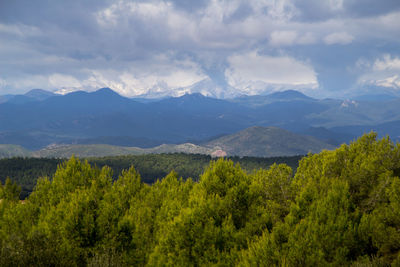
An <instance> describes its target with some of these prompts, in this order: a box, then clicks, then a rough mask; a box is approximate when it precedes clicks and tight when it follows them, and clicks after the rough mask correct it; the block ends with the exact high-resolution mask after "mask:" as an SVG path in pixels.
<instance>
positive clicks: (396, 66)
mask: <svg viewBox="0 0 400 267" xmlns="http://www.w3.org/2000/svg"><path fill="white" fill-rule="evenodd" d="M373 70H374V71H399V72H400V58H398V57H392V56H391V55H389V54H386V55H384V56H383V57H382V59H379V58H378V59H377V60H375V62H374V64H373Z"/></svg>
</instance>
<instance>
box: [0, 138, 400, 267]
mask: <svg viewBox="0 0 400 267" xmlns="http://www.w3.org/2000/svg"><path fill="white" fill-rule="evenodd" d="M399 174H400V145H398V144H396V145H395V144H393V143H392V142H391V141H390V140H389V139H388V138H384V139H381V140H377V138H376V134H374V133H371V134H368V135H364V136H363V137H361V138H360V139H358V140H357V141H355V142H353V143H351V144H350V145H342V146H341V147H340V148H338V149H337V150H334V151H323V152H321V153H319V154H314V155H313V154H310V155H308V156H307V157H305V158H303V159H302V160H301V162H300V166H299V168H298V169H297V172H296V174H295V175H293V172H292V169H291V168H290V167H288V166H287V165H285V164H280V165H276V164H275V165H273V166H271V167H270V168H268V169H260V170H259V171H257V172H252V173H248V172H246V171H244V170H243V169H242V167H241V166H240V165H239V164H237V163H236V164H235V163H234V162H233V161H231V160H226V159H219V160H217V161H211V162H210V164H209V166H208V167H207V168H206V170H205V171H204V172H203V173H202V174H201V175H200V177H199V179H198V181H193V180H192V179H190V178H189V179H183V178H179V176H178V174H177V173H176V172H174V171H172V172H170V173H169V174H168V175H166V176H165V178H163V179H159V180H157V181H156V182H154V183H153V184H151V185H150V184H147V183H144V182H143V181H142V180H141V176H140V174H139V173H138V172H137V171H136V170H135V169H134V168H133V167H131V168H130V169H128V170H125V171H123V172H121V174H120V175H119V177H118V179H116V180H113V173H112V170H111V169H110V168H109V167H107V166H105V167H102V168H101V169H100V168H97V167H93V166H92V165H90V164H89V163H88V162H87V161H84V162H83V161H80V160H78V159H76V158H74V157H72V158H71V159H70V160H69V161H68V162H65V163H63V164H61V165H59V166H58V168H57V171H56V172H55V174H54V175H53V176H52V177H51V179H49V178H41V179H39V181H38V183H37V185H36V187H35V189H34V190H33V192H32V194H31V195H30V196H29V197H28V198H27V199H26V200H25V201H24V202H21V201H19V200H18V193H19V190H20V189H19V188H18V186H17V185H16V184H15V183H13V182H12V181H11V180H9V179H8V180H7V181H6V183H5V185H2V186H1V187H0V196H1V199H2V200H1V202H0V265H1V266H12V265H15V266H29V265H35V266H42V265H44V266H144V265H148V266H213V265H218V266H311V265H314V266H340V265H343V266H351V265H353V266H388V265H393V266H398V265H399V264H400V178H399Z"/></svg>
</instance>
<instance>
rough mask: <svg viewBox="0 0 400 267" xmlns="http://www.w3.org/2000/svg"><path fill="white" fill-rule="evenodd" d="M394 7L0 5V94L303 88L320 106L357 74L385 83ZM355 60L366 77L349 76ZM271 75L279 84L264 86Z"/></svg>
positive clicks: (282, 1)
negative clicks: (38, 89) (33, 90)
mask: <svg viewBox="0 0 400 267" xmlns="http://www.w3.org/2000/svg"><path fill="white" fill-rule="evenodd" d="M399 3H400V2H399V1H394V0H385V1H377V0H365V1H360V0H359V1H356V0H348V1H346V0H344V1H342V0H329V1H320V0H310V1H300V0H293V1H287V0H276V1H245V0H231V1H218V0H209V1H203V0H201V1H184V0H174V1H161V0H154V1H124V0H121V1H109V0H96V1H95V0H86V1H77V0H72V1H54V0H52V1H50V0H38V1H32V0H13V1H0V95H1V94H4V93H5V92H7V93H10V92H22V91H27V90H29V89H31V88H33V87H35V88H36V87H42V88H45V89H52V90H56V89H58V88H59V87H66V88H70V89H71V88H72V89H86V88H92V87H93V88H94V87H97V86H110V87H113V88H114V89H116V90H117V91H118V90H119V91H120V92H121V93H125V94H126V95H135V94H144V93H145V92H146V90H149V91H150V90H153V91H154V90H160V91H164V92H166V93H171V92H178V91H179V90H181V91H179V92H178V93H181V92H183V91H182V90H183V89H182V88H181V87H185V86H188V85H190V83H198V82H200V81H202V84H207V86H211V87H209V88H206V90H208V91H209V92H211V93H210V94H212V93H213V92H216V91H218V90H219V91H221V90H225V89H224V88H222V89H221V88H220V87H221V86H222V87H224V86H225V87H226V90H230V91H229V92H226V94H219V95H228V93H229V94H235V93H237V94H240V93H244V92H245V91H243V90H250V89H249V88H253V89H254V91H250V92H247V91H246V92H247V93H254V92H264V91H263V90H267V91H268V90H282V89H285V88H290V86H293V87H295V88H298V87H296V86H298V83H299V81H300V84H303V85H301V86H303V87H301V86H300V87H299V88H300V89H302V90H304V91H306V92H308V91H307V90H308V89H307V88H306V86H308V85H310V84H311V85H312V87H313V88H314V89H313V90H310V91H309V92H310V93H312V94H315V95H318V94H320V95H323V94H324V92H335V91H336V90H339V89H340V90H343V88H352V87H354V86H356V85H357V83H358V81H359V80H360V79H359V77H361V76H362V77H365V75H364V74H365V73H361V71H364V72H368V73H371V74H372V75H371V77H378V78H379V79H380V80H379V83H381V84H390V83H389V82H381V80H382V81H386V80H385V79H386V78H387V77H386V76H385V75H386V74H385V73H386V72H385V71H386V69H385V68H382V69H379V73H378V74H376V73H375V72H376V69H374V68H373V66H374V64H375V63H374V62H377V61H379V60H380V58H382V57H383V55H386V54H389V55H390V57H389V59H385V61H382V60H381V61H382V62H384V64H388V65H389V66H390V65H391V64H392V65H393V64H394V63H393V62H397V61H396V60H397V58H398V57H399V56H400V51H399V49H398V43H399V42H400V40H399V39H398V38H397V36H399V34H400V32H399V31H400V30H399V28H398V27H397V25H399V23H400V20H399V19H398V18H399V15H398V14H399V13H400V8H399V7H400V4H399ZM396 12H398V13H396ZM246 56H247V57H248V58H247V59H246V60H245V58H246ZM360 58H364V59H365V61H368V63H365V65H366V66H367V65H368V64H369V65H368V66H369V68H363V69H362V70H357V71H354V70H352V71H348V70H349V69H354V68H355V65H356V64H358V63H357V62H359V59H360ZM381 61H379V62H381ZM246 64H247V65H248V66H249V67H246V66H247V65H246ZM382 64H383V63H382ZM248 68H254V69H250V70H249V71H248V72H247V74H246V73H245V72H246V71H247V70H248ZM276 68H281V69H276ZM260 69H261V70H262V71H259V70H260ZM268 71H276V73H277V76H279V77H280V78H279V79H273V77H270V76H268V75H265V77H264V76H263V75H262V73H265V72H268ZM396 71H397V69H396V68H395V69H391V70H390V72H387V75H389V74H390V75H392V76H393V75H396ZM254 73H260V75H255V74H254ZM298 73H303V76H302V77H299V76H298V75H297V74H298ZM235 75H236V76H235ZM392 76H391V77H392ZM268 77H269V78H268ZM378 78H376V79H378ZM203 80H207V82H204V81H203ZM210 80H211V81H210ZM368 82H371V83H373V82H374V81H368ZM64 84H65V85H64ZM189 87H190V86H189ZM217 87H218V88H217ZM339 87H340V88H339ZM185 88H186V87H185ZM196 88H198V87H196ZM315 88H316V89H315ZM318 88H319V89H318ZM72 89H71V90H72ZM88 90H89V89H88ZM174 90H175V91H174ZM177 90H178V91H177ZM185 90H186V89H185ZM188 90H191V89H188ZM196 90H197V89H196ZM235 90H236V91H235ZM219 91H218V92H219ZM267 91H265V92H267Z"/></svg>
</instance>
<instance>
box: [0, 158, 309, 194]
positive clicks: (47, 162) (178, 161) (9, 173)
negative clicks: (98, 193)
mask: <svg viewBox="0 0 400 267" xmlns="http://www.w3.org/2000/svg"><path fill="white" fill-rule="evenodd" d="M301 157H302V156H291V157H272V158H256V157H230V158H229V159H231V160H232V161H233V162H235V163H240V166H241V167H242V168H243V169H244V170H246V171H248V172H251V171H253V170H257V169H260V168H264V169H265V168H267V167H268V166H270V165H272V164H274V163H278V164H279V163H285V164H287V165H289V166H290V167H292V168H293V169H296V168H297V166H298V162H299V160H300V159H301ZM63 161H65V159H55V158H53V159H52V158H50V159H49V158H22V157H19V158H8V159H0V181H1V182H2V183H3V184H4V183H5V180H6V179H7V177H9V178H10V179H11V180H12V181H14V182H16V183H17V184H18V185H19V186H21V189H22V191H21V195H20V198H21V199H25V198H26V197H27V196H28V195H29V194H30V192H32V190H33V188H34V186H35V185H36V181H37V179H38V178H39V177H46V176H47V177H50V178H51V177H52V176H53V175H54V173H55V172H56V170H57V166H58V165H59V164H61V163H62V162H63ZM210 161H211V157H210V156H207V155H200V154H183V153H172V154H148V155H128V156H113V157H99V158H88V162H89V164H91V165H92V166H97V167H99V168H102V167H104V166H109V167H110V168H111V169H112V171H113V180H116V179H117V178H118V177H119V175H121V173H122V171H123V170H127V169H129V168H130V166H134V167H135V169H136V171H137V172H138V173H139V174H140V177H141V181H142V182H145V183H148V184H151V183H154V182H155V181H156V180H157V179H161V178H163V177H165V176H166V175H167V174H168V173H170V172H171V171H173V170H174V171H176V172H177V174H178V176H179V177H182V178H185V179H186V178H189V177H192V179H194V180H195V179H198V177H200V175H201V174H202V173H203V172H204V170H205V168H206V167H207V166H208V164H209V163H210Z"/></svg>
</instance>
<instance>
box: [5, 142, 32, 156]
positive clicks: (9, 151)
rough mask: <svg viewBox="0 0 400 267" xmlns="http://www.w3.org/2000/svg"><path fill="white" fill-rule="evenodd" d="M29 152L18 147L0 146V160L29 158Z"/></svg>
mask: <svg viewBox="0 0 400 267" xmlns="http://www.w3.org/2000/svg"><path fill="white" fill-rule="evenodd" d="M29 156H31V152H30V151H29V150H27V149H25V148H23V147H21V146H18V145H4V144H0V158H13V157H29Z"/></svg>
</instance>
